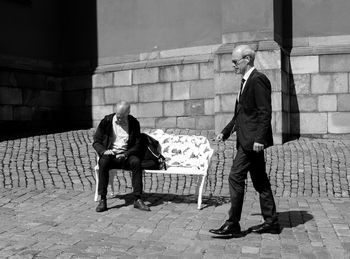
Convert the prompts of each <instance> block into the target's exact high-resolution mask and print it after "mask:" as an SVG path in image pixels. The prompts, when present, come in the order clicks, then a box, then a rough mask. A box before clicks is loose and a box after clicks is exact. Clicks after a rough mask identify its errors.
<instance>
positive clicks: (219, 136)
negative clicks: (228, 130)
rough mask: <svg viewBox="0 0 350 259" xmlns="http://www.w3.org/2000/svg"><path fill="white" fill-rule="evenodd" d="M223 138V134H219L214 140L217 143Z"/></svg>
mask: <svg viewBox="0 0 350 259" xmlns="http://www.w3.org/2000/svg"><path fill="white" fill-rule="evenodd" d="M223 138H224V134H222V133H220V134H218V135H217V136H216V140H217V141H219V142H221V141H223Z"/></svg>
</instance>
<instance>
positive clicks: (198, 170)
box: [94, 130, 214, 209]
mask: <svg viewBox="0 0 350 259" xmlns="http://www.w3.org/2000/svg"><path fill="white" fill-rule="evenodd" d="M148 134H149V135H150V136H152V137H153V138H155V139H156V140H158V141H159V144H160V145H161V149H162V154H163V156H164V157H165V159H166V164H167V169H166V170H148V169H144V170H143V171H144V173H151V174H181V175H195V176H198V177H197V186H196V195H198V200H197V208H198V209H201V206H202V195H203V188H204V183H205V179H206V176H207V174H208V170H209V168H210V161H211V157H212V155H213V152H214V150H213V149H212V148H211V147H210V143H209V141H208V139H207V138H206V137H204V136H197V135H190V136H189V135H175V134H168V133H164V132H163V131H162V130H155V131H153V132H150V133H148ZM98 170H99V168H98V163H97V165H96V166H95V177H96V190H95V198H94V199H95V201H97V200H98V192H97V186H98V181H99V179H98ZM117 170H121V169H111V170H110V171H109V174H110V175H109V185H110V187H111V195H114V184H113V183H114V177H115V175H116V172H117ZM124 171H125V170H124Z"/></svg>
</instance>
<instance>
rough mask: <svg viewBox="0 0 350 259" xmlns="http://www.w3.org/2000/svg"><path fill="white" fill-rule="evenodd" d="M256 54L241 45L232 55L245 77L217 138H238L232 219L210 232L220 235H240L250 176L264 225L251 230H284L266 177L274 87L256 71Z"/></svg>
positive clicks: (231, 185)
mask: <svg viewBox="0 0 350 259" xmlns="http://www.w3.org/2000/svg"><path fill="white" fill-rule="evenodd" d="M254 59H255V52H254V50H253V49H252V48H251V47H250V46H248V45H240V46H237V47H235V48H234V50H233V52H232V64H233V67H234V70H235V72H236V73H237V74H242V76H243V78H242V82H241V89H240V91H239V93H238V96H237V100H236V105H235V112H234V116H233V118H232V120H231V121H230V122H229V123H228V124H227V126H226V127H225V128H224V129H223V130H222V132H221V133H220V134H219V135H217V137H216V139H217V140H218V141H225V140H226V139H227V138H228V137H229V136H230V135H231V134H232V133H233V132H236V134H237V154H236V157H235V158H234V161H233V165H232V168H231V172H230V175H229V179H228V180H229V190H230V199H231V208H230V210H229V213H228V214H229V218H228V219H227V221H226V222H225V223H224V224H223V225H222V226H221V227H220V228H218V229H211V230H209V231H210V232H211V233H214V234H218V235H228V234H232V235H240V234H241V227H240V224H239V221H240V219H241V213H242V206H243V199H244V187H245V180H246V178H247V172H248V171H249V172H250V177H251V179H252V182H253V185H254V188H255V190H256V191H258V192H259V196H260V208H261V212H262V215H263V218H264V221H265V222H264V223H263V224H260V225H257V226H253V227H251V228H250V229H249V230H250V231H252V232H255V233H272V234H278V233H279V232H280V226H279V224H278V218H277V214H276V205H275V201H274V198H273V194H272V191H271V185H270V182H269V179H268V177H267V174H266V169H265V157H264V149H265V148H267V147H269V146H271V145H273V140H272V129H271V84H270V81H269V79H268V78H267V77H266V76H265V75H264V74H262V73H260V72H259V71H257V70H256V69H255V68H254Z"/></svg>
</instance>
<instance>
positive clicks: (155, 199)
mask: <svg viewBox="0 0 350 259" xmlns="http://www.w3.org/2000/svg"><path fill="white" fill-rule="evenodd" d="M112 198H116V199H120V200H125V203H123V204H118V205H116V206H113V207H110V208H108V209H118V208H121V207H125V206H129V205H131V204H133V199H134V197H133V194H132V193H127V194H117V195H114V196H113V197H112ZM143 200H144V201H145V202H147V204H148V206H149V207H155V206H158V205H161V204H165V203H197V196H196V195H194V194H189V195H178V194H169V193H144V194H143ZM227 202H228V200H227V198H225V197H219V196H210V197H206V196H203V202H202V209H204V208H208V207H211V206H215V207H217V206H220V205H222V204H224V203H227Z"/></svg>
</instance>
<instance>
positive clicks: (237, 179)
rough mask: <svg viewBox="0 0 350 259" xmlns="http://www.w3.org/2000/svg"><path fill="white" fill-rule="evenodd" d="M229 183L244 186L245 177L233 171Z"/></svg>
mask: <svg viewBox="0 0 350 259" xmlns="http://www.w3.org/2000/svg"><path fill="white" fill-rule="evenodd" d="M228 181H229V182H230V183H231V184H234V185H236V186H244V184H245V177H244V176H243V175H240V174H239V173H237V172H236V171H235V170H233V171H231V173H230V175H229V177H228Z"/></svg>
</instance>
